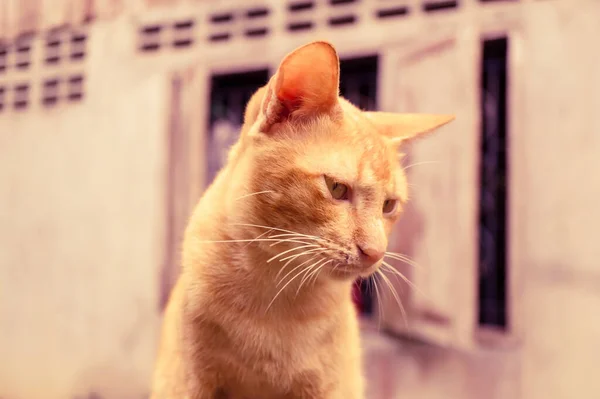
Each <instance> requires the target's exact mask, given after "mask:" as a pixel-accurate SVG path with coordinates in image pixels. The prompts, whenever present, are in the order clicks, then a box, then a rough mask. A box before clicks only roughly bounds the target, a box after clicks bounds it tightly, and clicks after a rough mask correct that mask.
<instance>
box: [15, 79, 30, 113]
mask: <svg viewBox="0 0 600 399" xmlns="http://www.w3.org/2000/svg"><path fill="white" fill-rule="evenodd" d="M28 104H29V84H27V83H24V84H19V85H17V86H15V99H14V103H13V106H14V107H15V109H24V108H27V105H28Z"/></svg>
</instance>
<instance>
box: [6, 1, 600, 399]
mask: <svg viewBox="0 0 600 399" xmlns="http://www.w3.org/2000/svg"><path fill="white" fill-rule="evenodd" d="M599 21H600V2H599V1H596V0H514V1H509V0H504V1H503V0H487V1H484V0H371V1H369V0H290V1H287V0H286V1H284V0H280V1H277V0H256V1H250V0H222V1H216V0H215V1H209V0H204V1H202V0H131V1H126V0H1V1H0V398H2V399H42V398H44V399H142V398H146V397H147V395H148V386H149V381H150V376H151V371H152V368H153V362H154V356H155V350H156V345H157V341H158V333H159V325H160V320H161V315H162V310H163V307H164V304H165V302H166V300H167V297H168V293H169V290H170V288H171V286H172V284H173V282H174V281H175V279H176V276H177V273H178V270H179V259H178V250H179V245H180V239H181V234H182V231H183V229H184V227H185V224H186V222H187V217H188V215H189V212H190V210H191V208H192V206H193V205H194V204H195V202H196V201H197V200H198V198H199V197H200V195H201V194H202V192H203V190H204V189H205V188H206V186H207V185H208V184H209V183H210V182H211V179H212V178H213V177H214V175H215V173H216V171H217V170H218V169H219V167H220V166H221V165H222V164H223V162H224V159H225V158H224V157H225V154H226V152H227V148H228V146H229V145H231V144H232V143H233V142H234V141H235V140H236V138H237V134H238V129H239V126H240V124H241V121H242V113H243V109H244V104H245V102H246V101H247V100H248V99H249V97H250V95H251V94H252V92H253V91H254V90H256V89H257V88H258V87H260V86H261V85H263V84H265V83H266V81H267V79H268V78H269V76H270V75H271V74H273V73H274V71H275V70H276V68H277V65H278V64H279V62H280V60H281V59H282V58H283V56H284V55H285V54H286V53H287V52H289V51H291V50H292V49H294V48H295V47H297V46H299V45H302V44H304V43H306V42H309V41H311V40H315V39H326V40H329V41H331V42H332V43H333V44H334V45H335V46H336V47H337V49H338V51H339V53H340V56H341V59H342V64H341V65H342V66H341V69H342V74H341V91H342V94H343V95H344V96H346V97H347V98H349V99H350V100H351V101H352V102H354V103H355V104H357V105H359V106H360V107H362V108H363V109H379V110H384V111H397V112H439V113H453V114H456V115H457V119H456V121H455V122H454V123H452V124H451V125H448V126H447V127H444V128H443V129H440V131H439V132H438V133H437V134H436V135H434V136H431V137H430V138H427V139H426V140H423V141H421V142H418V143H417V144H414V145H412V146H411V147H410V148H406V151H407V157H406V160H405V164H406V165H407V171H408V174H409V180H410V183H411V190H412V200H411V202H410V205H409V209H408V210H407V213H406V216H405V217H404V218H403V219H402V220H401V222H400V223H399V225H398V228H397V229H396V231H395V232H394V235H393V239H392V240H391V243H390V250H392V251H397V252H402V253H404V254H406V255H407V256H409V257H410V258H411V259H413V260H414V261H415V262H416V263H418V264H419V267H412V266H410V265H407V264H404V263H401V262H398V263H397V264H396V265H395V266H396V267H397V268H398V270H399V271H401V272H402V273H404V274H405V275H406V276H407V277H408V278H410V280H411V281H412V282H413V283H414V285H415V286H417V287H418V291H417V290H415V289H411V288H410V287H409V286H407V284H405V283H403V282H401V281H398V282H396V281H394V286H395V289H396V290H398V292H399V294H400V296H401V299H402V302H403V304H404V307H405V308H406V313H407V315H406V317H404V316H403V314H402V312H401V310H400V308H399V307H398V305H397V304H396V302H395V300H394V298H393V295H391V291H390V290H389V289H384V288H382V290H381V292H380V295H374V294H373V292H372V290H369V289H368V286H367V284H364V283H362V284H358V285H357V289H356V292H355V294H356V303H357V307H359V309H360V311H361V313H362V317H363V336H364V347H365V371H366V373H367V376H368V383H369V394H368V399H395V398H423V399H430V398H436V399H437V398H440V399H442V398H444V399H447V398H456V399H463V398H464V399H482V398H486V399H542V398H543V399H563V398H564V399H571V398H578V399H594V398H600V378H598V373H599V371H598V370H599V369H598V359H600V261H599V258H600V238H599V237H600V234H599V233H598V232H597V226H598V225H599V224H600V211H599V210H598V208H599V202H598V198H599V197H600V160H599V159H600V47H599V46H600V45H599V44H598V39H599V38H600V23H599ZM380 287H382V286H381V285H380Z"/></svg>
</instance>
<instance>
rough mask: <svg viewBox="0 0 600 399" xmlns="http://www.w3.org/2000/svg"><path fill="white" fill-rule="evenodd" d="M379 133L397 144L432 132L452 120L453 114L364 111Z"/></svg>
mask: <svg viewBox="0 0 600 399" xmlns="http://www.w3.org/2000/svg"><path fill="white" fill-rule="evenodd" d="M364 114H365V116H366V117H367V118H369V119H370V120H371V122H373V123H374V124H375V125H376V126H377V128H378V129H379V131H380V132H381V134H383V135H384V136H386V137H387V138H389V139H390V140H391V141H392V142H393V143H394V144H396V145H399V144H401V143H404V142H406V141H408V140H411V139H414V138H417V137H421V136H423V135H424V134H426V133H430V132H433V131H434V130H436V129H437V128H439V127H442V126H444V125H445V124H447V123H450V122H452V121H453V120H454V119H455V116H454V115H436V114H400V113H393V112H364Z"/></svg>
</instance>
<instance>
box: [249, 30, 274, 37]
mask: <svg viewBox="0 0 600 399" xmlns="http://www.w3.org/2000/svg"><path fill="white" fill-rule="evenodd" d="M268 33H269V29H267V28H256V29H248V30H247V31H246V36H248V37H261V36H266V35H267V34H268Z"/></svg>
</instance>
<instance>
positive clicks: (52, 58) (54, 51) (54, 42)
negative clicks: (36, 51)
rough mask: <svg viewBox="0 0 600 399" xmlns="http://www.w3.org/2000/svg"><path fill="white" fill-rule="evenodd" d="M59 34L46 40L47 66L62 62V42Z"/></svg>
mask: <svg viewBox="0 0 600 399" xmlns="http://www.w3.org/2000/svg"><path fill="white" fill-rule="evenodd" d="M57 36H58V34H54V35H51V36H49V37H48V38H47V39H46V64H51V65H52V64H58V63H59V62H60V48H61V40H60V38H59V37H57Z"/></svg>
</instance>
